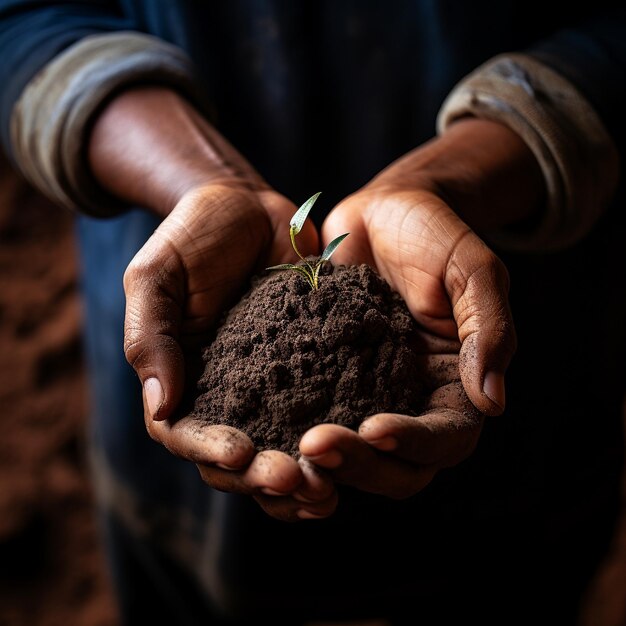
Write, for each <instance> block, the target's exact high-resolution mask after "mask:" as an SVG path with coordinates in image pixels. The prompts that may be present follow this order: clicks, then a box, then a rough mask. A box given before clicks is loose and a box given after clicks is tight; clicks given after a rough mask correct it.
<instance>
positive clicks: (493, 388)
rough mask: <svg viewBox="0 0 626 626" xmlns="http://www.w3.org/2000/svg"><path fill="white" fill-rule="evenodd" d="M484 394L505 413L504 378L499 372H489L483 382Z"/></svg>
mask: <svg viewBox="0 0 626 626" xmlns="http://www.w3.org/2000/svg"><path fill="white" fill-rule="evenodd" d="M483 393H484V394H485V395H486V396H487V397H488V398H489V399H490V400H491V401H492V402H493V403H494V404H497V405H498V406H499V407H500V408H501V409H502V410H503V411H504V403H505V400H504V376H503V375H502V374H500V373H498V372H487V374H486V375H485V380H484V381H483Z"/></svg>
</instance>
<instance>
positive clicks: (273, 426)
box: [191, 263, 424, 457]
mask: <svg viewBox="0 0 626 626" xmlns="http://www.w3.org/2000/svg"><path fill="white" fill-rule="evenodd" d="M416 330H417V325H416V323H415V321H414V320H413V318H412V316H411V314H410V312H409V310H408V308H407V306H406V304H405V302H404V300H403V299H402V298H401V297H400V296H399V294H397V293H395V292H394V291H392V289H391V288H390V287H389V285H388V284H387V282H385V280H383V278H381V277H380V276H379V275H378V274H377V273H376V272H375V271H374V270H373V269H372V268H371V267H369V266H367V265H359V266H349V267H348V266H337V267H334V266H332V265H330V264H328V263H327V264H326V265H325V267H324V274H323V275H322V276H321V277H320V286H319V289H316V290H311V288H310V287H309V285H308V284H307V283H306V281H305V280H304V279H303V278H302V277H301V276H300V275H299V274H298V273H296V272H290V271H282V272H278V273H272V274H269V275H263V276H260V277H257V278H256V279H255V280H254V282H253V284H252V287H251V289H250V291H249V292H248V293H247V294H246V295H245V296H244V297H243V298H242V300H241V301H240V302H239V303H238V304H237V305H236V306H235V307H234V308H233V309H231V310H230V312H229V313H228V314H227V315H226V317H225V319H224V320H223V322H222V324H221V325H220V327H219V329H218V331H217V335H216V337H215V340H214V341H213V342H212V343H211V344H210V345H209V346H208V347H207V348H206V349H205V350H204V352H203V355H202V359H203V363H204V371H203V374H202V376H201V378H200V380H199V383H198V389H197V391H198V396H197V398H196V401H195V406H194V408H193V410H192V412H191V415H192V416H193V417H194V418H197V419H199V420H202V421H203V422H204V423H208V424H228V425H231V426H234V427H235V428H237V429H239V430H242V431H244V432H245V433H247V434H248V436H249V437H250V438H251V439H252V441H253V442H254V444H255V445H256V447H257V449H258V450H264V449H277V450H282V451H284V452H287V453H289V454H292V455H293V456H296V457H297V456H298V454H299V452H298V442H299V440H300V437H301V436H302V434H303V433H304V432H305V431H306V430H308V429H309V428H311V427H312V426H314V425H316V424H319V423H322V422H333V423H336V424H341V425H343V426H347V427H349V428H353V429H357V428H358V426H359V424H360V422H361V421H362V420H363V419H364V418H365V417H366V416H368V415H372V414H374V413H380V412H399V413H403V414H405V415H417V414H418V413H419V412H420V411H421V409H422V408H423V398H424V393H423V389H422V386H421V384H420V377H419V375H418V364H417V357H416V354H415V352H414V350H413V349H412V347H411V341H412V339H413V337H414V335H415V331H416Z"/></svg>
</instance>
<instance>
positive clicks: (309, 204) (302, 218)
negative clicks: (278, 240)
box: [289, 191, 322, 240]
mask: <svg viewBox="0 0 626 626" xmlns="http://www.w3.org/2000/svg"><path fill="white" fill-rule="evenodd" d="M321 193H322V192H321V191H318V192H317V193H316V194H315V195H314V196H311V197H310V198H309V199H308V200H307V201H306V202H305V203H304V204H303V205H302V206H301V207H300V208H299V209H298V210H297V211H296V212H295V213H294V216H293V217H292V218H291V222H289V227H290V229H291V233H292V240H293V236H294V235H297V234H298V233H299V232H300V231H301V230H302V227H303V226H304V222H306V218H307V215H308V214H309V211H310V210H311V209H312V208H313V205H314V204H315V201H316V200H317V199H318V197H319V195H320V194H321Z"/></svg>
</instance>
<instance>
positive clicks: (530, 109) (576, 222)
mask: <svg viewBox="0 0 626 626" xmlns="http://www.w3.org/2000/svg"><path fill="white" fill-rule="evenodd" d="M607 20H608V18H607ZM607 20H605V21H604V22H601V21H598V22H594V23H593V24H589V25H587V26H586V27H585V28H584V29H582V30H581V31H563V32H559V33H557V34H556V35H555V36H554V37H552V38H550V39H548V40H545V41H543V42H540V43H539V44H538V45H536V46H534V47H533V48H531V49H529V50H525V51H523V52H522V53H510V54H509V53H507V54H502V55H498V56H497V57H495V58H493V59H491V60H489V61H488V62H486V63H485V64H484V65H482V66H481V67H479V68H477V69H476V70H475V71H474V72H472V73H471V74H470V75H468V76H466V77H465V78H464V79H463V80H462V81H461V82H460V83H459V84H458V85H457V86H456V87H455V88H454V89H453V90H452V92H451V93H450V94H449V96H448V98H447V99H446V100H445V102H444V103H443V106H442V108H441V110H440V112H439V116H438V120H437V128H438V132H439V133H444V132H445V130H446V128H447V127H448V126H449V125H450V124H452V123H453V122H454V121H455V120H457V119H459V118H462V117H464V116H476V117H483V118H488V119H494V120H496V121H499V122H501V123H503V124H506V125H507V126H509V127H510V128H512V129H513V130H515V131H516V132H517V133H518V134H519V135H520V136H521V137H522V138H523V139H524V140H525V141H526V143H527V144H528V146H529V147H530V148H531V149H532V151H533V153H534V154H535V156H536V158H537V161H538V162H539V164H540V166H541V169H542V171H543V174H544V178H545V182H546V189H547V192H548V193H547V196H548V201H547V206H546V209H545V211H544V214H543V217H542V219H541V220H540V222H539V223H538V224H537V226H536V227H535V228H534V229H533V230H532V231H531V232H529V231H527V230H525V231H524V232H517V231H516V230H515V229H506V230H505V229H503V230H500V231H498V232H491V233H488V234H487V237H488V238H489V239H490V241H491V242H493V243H495V244H497V245H500V246H502V247H503V248H506V249H511V250H525V251H536V250H537V251H551V250H558V249H562V248H565V247H568V246H570V245H572V244H573V243H575V242H577V241H578V240H580V239H581V238H582V237H583V236H584V235H585V234H586V233H588V232H589V230H590V229H591V228H592V227H593V225H594V224H595V223H596V221H597V220H598V219H599V217H600V216H601V215H602V213H603V212H604V210H605V209H606V207H607V206H608V205H609V203H610V201H611V199H612V198H613V196H614V194H615V190H616V188H617V184H618V180H619V172H620V161H623V151H624V143H623V140H624V115H623V111H624V108H625V107H626V98H625V95H624V90H625V88H626V87H625V86H626V69H625V68H626V20H625V19H624V16H623V14H618V15H616V16H615V17H614V18H613V19H610V20H608V21H607ZM602 23H603V24H604V26H602ZM618 33H621V39H620V37H618V36H617V34H618ZM620 153H621V154H620Z"/></svg>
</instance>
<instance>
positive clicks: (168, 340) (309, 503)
mask: <svg viewBox="0 0 626 626" xmlns="http://www.w3.org/2000/svg"><path fill="white" fill-rule="evenodd" d="M294 212H295V207H294V205H293V204H292V203H291V202H289V201H288V200H287V199H286V198H284V197H283V196H281V195H280V194H278V193H276V192H274V191H272V190H270V189H268V188H266V187H265V186H264V185H259V186H258V187H255V186H254V185H251V184H249V183H246V184H243V183H241V182H240V181H239V180H237V179H234V180H228V179H223V180H221V181H219V182H216V181H213V182H211V183H210V184H206V185H203V186H199V187H196V188H194V189H192V190H191V191H189V192H187V193H186V194H184V196H183V197H182V198H181V199H180V201H179V202H178V203H177V204H176V206H175V207H174V209H173V210H172V211H171V213H170V214H169V215H168V216H167V217H166V218H165V219H164V220H163V222H162V223H161V224H160V225H159V227H158V228H157V229H156V231H155V232H154V234H153V235H152V236H151V237H150V239H149V240H148V241H147V242H146V244H145V245H144V246H143V248H142V249H141V250H140V251H139V252H138V253H137V255H136V256H135V258H134V259H133V260H132V262H131V263H130V265H129V267H128V269H127V271H126V273H125V276H124V288H125V292H126V299H127V305H126V318H125V353H126V357H127V359H128V361H129V363H130V364H131V365H132V366H133V368H134V369H135V370H136V372H137V374H138V376H139V378H140V380H141V382H142V385H143V397H144V417H145V422H146V427H147V429H148V432H149V433H150V435H151V437H153V438H154V439H155V440H157V441H159V442H160V443H161V444H163V445H164V446H165V447H167V448H168V449H169V450H170V451H171V452H172V453H174V454H175V455H177V456H179V457H181V458H184V459H188V460H190V461H192V462H194V463H195V464H196V465H197V466H198V468H199V471H200V474H201V476H202V478H203V479H204V480H205V482H207V483H208V484H209V485H210V486H212V487H214V488H216V489H220V490H224V491H229V492H235V493H241V494H248V495H251V496H253V497H254V498H255V499H256V500H257V501H258V502H259V504H260V505H261V506H262V507H263V508H264V509H265V510H266V511H267V512H268V513H269V514H270V515H272V516H274V517H276V518H280V519H285V520H292V519H298V518H301V517H311V516H320V517H322V516H325V515H328V514H330V513H331V512H332V511H333V510H334V507H335V505H336V495H335V489H334V486H333V483H332V481H331V480H330V479H329V478H328V477H327V476H325V475H324V473H323V472H320V471H319V470H317V469H316V468H315V467H313V466H312V465H311V464H310V463H308V462H306V461H305V460H301V461H300V462H298V461H296V460H295V459H294V458H292V457H290V456H288V455H286V454H284V453H282V452H279V451H265V452H260V453H258V454H257V453H256V452H255V448H254V445H253V444H252V442H251V440H250V439H249V438H248V437H247V436H246V435H245V434H244V433H243V432H241V431H237V430H234V429H232V428H230V427H226V426H200V425H199V424H198V422H197V421H193V420H191V419H190V418H186V417H182V418H178V417H174V414H175V409H176V408H177V406H178V405H179V403H180V401H181V397H182V395H183V391H184V387H185V367H186V363H185V357H184V354H185V352H186V350H187V349H188V348H192V347H193V346H201V345H202V343H203V341H205V340H206V339H207V338H208V336H209V335H210V333H211V330H212V329H213V328H214V326H215V324H216V322H217V321H218V318H219V316H220V315H221V313H222V312H223V311H224V310H225V308H226V307H227V306H229V305H230V304H232V302H233V300H234V299H235V298H236V297H237V296H238V295H239V294H240V292H241V290H242V289H243V287H244V286H245V284H246V283H247V281H248V279H249V278H250V276H251V275H252V274H254V273H256V272H257V271H259V270H261V269H262V268H264V267H266V266H267V265H270V264H276V263H281V262H285V261H287V260H289V259H290V258H291V257H290V252H291V247H290V242H289V238H288V237H286V236H285V233H288V232H289V220H290V218H291V216H292V215H293V213H294ZM299 240H300V241H299V242H301V243H302V249H303V251H306V253H312V252H314V251H315V250H316V249H317V246H318V241H317V234H316V232H315V229H314V227H313V226H312V225H311V224H307V225H306V227H305V229H304V230H303V231H302V233H301V235H300V237H299Z"/></svg>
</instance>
